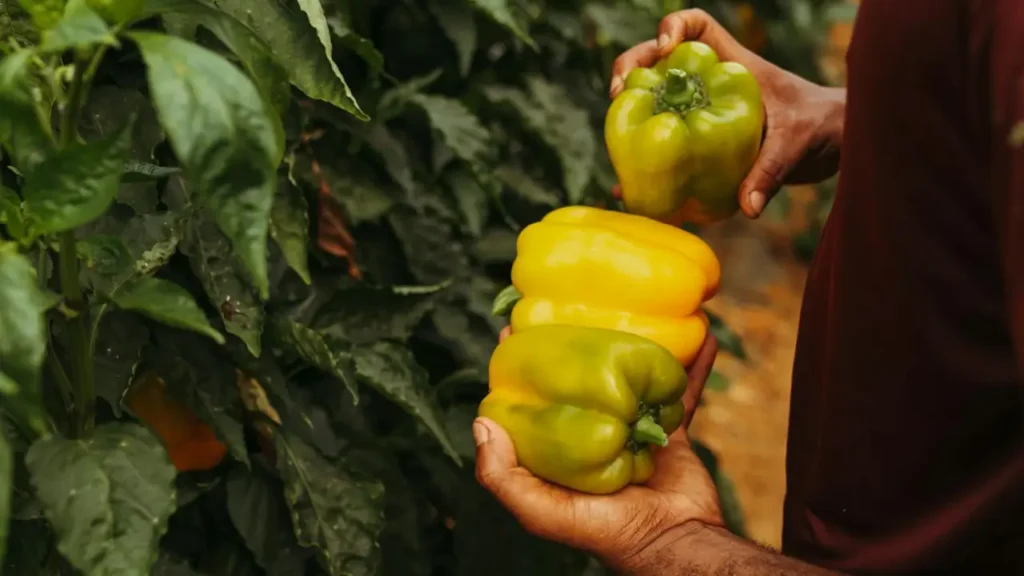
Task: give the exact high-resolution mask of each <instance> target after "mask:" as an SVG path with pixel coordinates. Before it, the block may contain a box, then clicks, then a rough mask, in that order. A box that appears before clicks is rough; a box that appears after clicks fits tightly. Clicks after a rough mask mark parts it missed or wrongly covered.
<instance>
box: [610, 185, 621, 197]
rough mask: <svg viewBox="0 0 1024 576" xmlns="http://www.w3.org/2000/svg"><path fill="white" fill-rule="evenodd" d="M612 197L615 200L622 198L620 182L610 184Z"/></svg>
mask: <svg viewBox="0 0 1024 576" xmlns="http://www.w3.org/2000/svg"><path fill="white" fill-rule="evenodd" d="M612 198H615V199H616V200H622V184H616V185H615V186H612Z"/></svg>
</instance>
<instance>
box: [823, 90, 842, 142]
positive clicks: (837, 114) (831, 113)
mask: <svg viewBox="0 0 1024 576" xmlns="http://www.w3.org/2000/svg"><path fill="white" fill-rule="evenodd" d="M822 104H823V106H824V109H825V118H824V122H823V124H822V129H823V132H824V134H823V136H824V139H825V141H826V142H828V145H829V146H830V147H832V148H834V149H836V150H838V149H839V147H840V145H841V144H842V142H843V127H844V126H845V124H846V88H833V87H824V88H822Z"/></svg>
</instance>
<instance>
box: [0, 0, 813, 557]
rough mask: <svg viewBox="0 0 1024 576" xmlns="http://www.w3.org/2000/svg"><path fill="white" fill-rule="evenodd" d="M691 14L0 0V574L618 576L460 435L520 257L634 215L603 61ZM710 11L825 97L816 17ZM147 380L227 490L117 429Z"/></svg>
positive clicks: (760, 7) (796, 12) (589, 4)
mask: <svg viewBox="0 0 1024 576" xmlns="http://www.w3.org/2000/svg"><path fill="white" fill-rule="evenodd" d="M670 4H674V3H671V2H667V3H665V4H664V5H662V4H661V3H658V2H654V1H653V0H632V2H627V1H613V0H562V1H556V0H547V1H545V0H426V1H423V0H374V1H365V2H354V1H351V0H66V1H65V0H21V1H20V3H14V2H12V1H11V0H0V41H2V45H0V50H2V53H3V55H4V57H3V59H2V60H0V144H2V146H3V156H2V158H0V408H2V414H0V423H2V424H3V426H2V428H0V567H2V569H3V572H4V573H7V574H17V575H19V576H21V575H33V574H48V575H49V574H72V573H81V574H85V575H87V576H93V575H107V574H118V575H131V574H163V575H179V576H181V575H190V574H208V575H220V574H224V575H227V574H231V575H243V574H268V575H274V574H289V575H295V574H330V575H332V576H335V575H341V574H351V575H363V574H408V575H414V576H415V575H428V574H479V573H482V572H483V570H488V571H491V572H497V573H508V574H522V573H527V571H529V570H532V572H529V573H536V574H547V573H559V574H569V573H577V574H584V573H586V574H594V573H598V572H599V571H600V567H599V566H597V565H596V564H595V563H594V562H593V561H591V560H589V559H587V558H585V557H583V556H581V555H579V554H577V553H575V552H572V551H569V550H566V549H564V548H561V547H559V546H555V545H553V544H549V543H544V542H539V541H537V540H536V539H534V538H532V537H529V536H527V535H526V534H525V533H522V531H521V529H519V528H518V526H516V525H515V523H514V522H513V521H511V519H510V518H509V516H508V515H507V513H505V512H504V511H502V510H501V509H500V508H497V507H496V504H495V503H494V502H493V501H492V500H490V499H489V498H488V497H486V495H485V494H483V493H481V491H480V490H479V489H478V488H477V487H476V484H475V482H474V479H473V476H472V470H471V468H472V459H473V452H474V449H473V442H472V439H471V438H470V437H469V436H468V434H469V422H470V421H471V419H472V417H473V415H474V414H475V410H476V403H477V402H478V401H479V399H480V398H481V397H482V396H483V393H484V392H485V389H486V385H485V379H486V365H487V361H488V358H489V355H490V352H491V350H492V349H493V346H494V342H495V340H496V336H497V332H498V330H499V329H500V328H501V325H500V324H498V323H497V321H496V320H494V319H493V318H492V317H491V316H490V302H491V299H492V298H493V297H494V295H495V293H496V292H497V288H498V286H500V285H503V284H504V283H506V282H507V277H508V273H509V267H510V264H511V260H512V259H513V257H514V253H515V234H516V231H517V230H519V229H520V228H521V227H522V226H524V225H526V224H528V223H529V222H531V221H535V220H536V219H538V218H539V217H540V216H541V215H543V214H544V213H545V212H546V211H548V210H550V209H551V208H552V207H555V206H558V205H561V204H564V203H590V204H599V203H605V204H608V203H610V202H611V200H610V198H609V197H608V196H607V191H608V190H609V189H610V188H611V186H612V184H614V176H613V173H612V171H611V169H610V166H609V164H608V161H607V157H606V156H605V153H604V147H603V146H602V145H601V142H602V138H601V120H602V117H603V113H604V110H605V108H606V105H607V102H606V100H605V96H604V94H605V92H606V87H607V84H608V80H609V78H608V73H609V71H610V66H611V62H612V60H613V59H614V57H615V55H616V54H617V53H618V52H619V51H621V50H622V49H623V48H625V47H627V46H628V45H630V44H633V43H635V42H639V41H642V40H645V39H646V38H648V37H650V36H652V35H653V33H654V31H655V26H656V22H657V19H658V17H659V16H660V15H661V10H662V9H664V8H666V7H669V5H670ZM704 4H706V6H705V7H706V8H708V9H709V10H711V11H712V12H713V13H714V14H715V15H716V16H717V17H719V18H721V19H722V20H723V21H724V22H726V23H727V24H728V25H730V26H731V27H732V28H733V29H734V31H735V32H736V33H737V34H738V35H739V36H740V37H741V38H743V39H744V40H745V41H747V42H748V43H750V44H751V45H752V46H755V47H756V48H758V49H763V51H764V52H765V54H767V55H769V56H770V57H772V58H774V59H776V60H777V61H779V62H780V63H782V64H783V65H786V66H788V67H790V68H793V69H795V70H797V71H799V72H802V73H807V74H808V75H811V74H812V72H813V70H811V69H808V68H807V66H808V63H812V62H813V54H814V50H815V49H816V43H817V42H818V41H819V40H818V39H817V36H818V34H819V29H818V28H817V27H816V25H815V21H814V19H815V18H819V17H821V14H822V13H823V12H824V7H823V6H821V5H819V4H820V3H811V2H809V1H805V2H783V1H769V0H764V1H762V2H758V3H756V5H754V6H752V5H750V4H746V3H736V2H729V1H725V0H721V1H716V2H705V3H702V5H704ZM385 38H387V39H388V40H386V41H385ZM268 238H269V241H268ZM733 348H734V349H736V350H742V347H740V345H739V342H738V341H737V342H735V343H733ZM148 369H155V370H157V371H158V372H159V373H160V375H161V376H162V378H164V379H165V380H166V381H167V385H168V388H169V390H170V392H171V393H172V394H173V395H174V396H175V397H177V398H180V399H181V400H183V401H184V402H186V403H187V404H188V405H189V406H191V407H192V409H193V410H194V411H195V412H196V414H198V415H199V416H200V417H201V418H202V419H203V420H204V421H205V422H207V423H208V424H209V425H210V426H211V427H212V428H213V429H214V430H215V431H216V433H217V435H218V437H219V438H220V440H221V441H223V442H224V443H225V444H227V446H228V452H229V454H230V457H229V458H228V459H226V460H225V461H224V462H222V463H221V464H220V465H219V466H218V467H217V468H215V469H213V470H209V471H201V472H188V473H177V472H176V471H175V469H174V467H173V466H172V465H171V463H170V461H169V460H168V458H167V455H166V453H165V452H164V449H163V447H162V446H161V444H160V441H159V440H158V439H157V438H156V436H154V435H153V434H152V433H151V432H150V431H149V430H148V429H147V427H146V426H144V425H143V423H140V422H139V421H138V419H137V418H135V415H133V414H132V413H131V411H130V410H128V409H126V407H125V406H124V405H123V404H122V398H123V397H124V395H125V392H126V390H127V389H128V387H129V386H130V384H131V382H132V381H133V379H134V377H135V376H136V375H137V374H141V373H142V371H144V370H148ZM705 457H706V458H707V457H708V456H707V455H705ZM711 457H713V455H711ZM709 461H710V460H709ZM724 487H725V484H723V488H724ZM727 497H728V496H727V495H726V496H723V498H727ZM737 529H738V528H737ZM5 543H6V548H5V547H4V546H3V544H5ZM5 549H6V555H4V550H5ZM499 560H500V561H499Z"/></svg>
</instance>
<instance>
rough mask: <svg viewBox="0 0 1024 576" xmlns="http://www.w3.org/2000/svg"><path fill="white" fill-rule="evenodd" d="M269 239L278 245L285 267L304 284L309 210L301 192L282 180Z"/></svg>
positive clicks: (309, 279) (279, 185)
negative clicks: (286, 263)
mask: <svg viewBox="0 0 1024 576" xmlns="http://www.w3.org/2000/svg"><path fill="white" fill-rule="evenodd" d="M270 237H271V238H273V239H274V242H277V245H278V246H279V247H280V248H281V253H282V254H284V259H285V261H286V262H288V266H289V267H291V269H292V270H294V271H295V273H296V274H298V275H299V277H300V278H302V281H303V282H305V283H306V284H310V283H311V282H312V279H311V278H310V276H309V254H308V252H307V246H308V245H309V206H308V205H307V204H306V196H305V195H304V194H303V193H302V190H300V189H299V188H297V187H295V186H292V185H291V183H290V182H288V180H287V179H284V178H282V179H281V181H280V182H279V183H278V186H277V192H276V193H275V194H274V205H273V207H272V208H271V211H270Z"/></svg>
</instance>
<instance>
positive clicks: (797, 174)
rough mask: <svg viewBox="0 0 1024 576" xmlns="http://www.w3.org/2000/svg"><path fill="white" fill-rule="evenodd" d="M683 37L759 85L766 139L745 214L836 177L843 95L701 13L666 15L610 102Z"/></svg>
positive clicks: (744, 198) (618, 71)
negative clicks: (789, 187) (791, 190)
mask: <svg viewBox="0 0 1024 576" xmlns="http://www.w3.org/2000/svg"><path fill="white" fill-rule="evenodd" d="M684 40H697V41H700V42H703V43H705V44H707V45H708V46H710V47H711V48H712V49H714V50H715V52H717V53H718V55H719V57H721V59H722V60H726V61H733V62H739V63H740V64H742V65H744V66H745V67H746V68H747V69H748V70H750V72H751V73H752V74H753V75H754V77H755V78H756V79H757V82H758V85H760V87H761V94H762V99H763V100H764V107H765V120H766V122H765V136H764V143H763V145H762V147H761V152H760V154H759V155H758V158H757V161H756V162H755V164H754V166H753V168H752V169H751V171H750V173H749V174H748V175H747V177H746V178H745V179H744V180H743V182H742V183H741V184H740V188H739V195H740V198H739V201H740V207H741V209H742V210H743V213H744V214H746V215H747V216H748V217H750V218H757V217H758V216H759V215H760V214H761V211H762V210H763V209H764V206H765V204H766V203H767V202H768V200H770V199H771V198H772V197H773V196H774V195H775V193H776V192H778V190H779V188H780V187H781V186H782V185H783V184H806V183H812V182H820V181H822V180H824V179H826V178H829V177H830V176H832V175H834V174H835V173H836V171H837V170H838V169H839V142H840V140H841V138H842V131H843V113H844V110H845V108H846V91H845V90H844V89H838V88H827V87H824V86H819V85H817V84H814V83H813V82H809V81H807V80H805V79H803V78H800V77H799V76H797V75H795V74H792V73H790V72H787V71H786V70H783V69H782V68H779V67H778V66H776V65H774V64H772V63H770V62H768V61H767V60H765V59H764V58H761V57H760V56H758V55H757V54H755V53H753V52H751V51H750V50H748V49H747V48H745V47H744V46H743V45H742V44H740V42H739V41H737V40H736V39H735V38H733V37H732V36H731V35H730V34H729V33H728V32H727V31H726V30H725V28H723V27H722V25H721V24H719V23H718V22H716V21H715V19H714V18H712V17H711V16H710V15H708V14H707V12H704V11H703V10H700V9H696V8H695V9H689V10H680V11H679V12H673V13H672V14H669V15H668V16H665V17H664V18H663V19H662V20H661V24H660V25H659V26H658V39H657V40H650V41H648V42H644V43H642V44H638V45H636V46H634V47H632V48H630V49H629V50H627V51H626V52H623V53H622V54H621V55H620V56H619V57H618V58H617V59H616V60H615V65H614V67H613V69H612V81H611V89H610V95H611V97H612V98H614V97H615V96H617V95H618V94H619V93H620V92H622V90H623V87H624V84H625V79H626V75H627V74H629V71H630V70H632V69H634V68H637V67H648V66H652V65H654V63H655V62H657V61H658V60H660V59H661V58H663V57H664V56H667V55H668V54H669V53H671V52H672V50H673V49H674V48H675V47H676V46H678V45H679V44H680V43H681V42H683V41H684ZM612 194H613V195H614V196H616V197H621V189H620V188H619V187H618V186H616V187H615V189H613V190H612Z"/></svg>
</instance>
